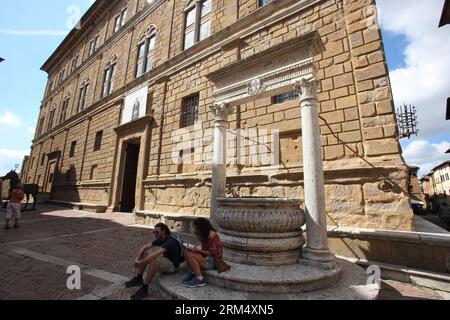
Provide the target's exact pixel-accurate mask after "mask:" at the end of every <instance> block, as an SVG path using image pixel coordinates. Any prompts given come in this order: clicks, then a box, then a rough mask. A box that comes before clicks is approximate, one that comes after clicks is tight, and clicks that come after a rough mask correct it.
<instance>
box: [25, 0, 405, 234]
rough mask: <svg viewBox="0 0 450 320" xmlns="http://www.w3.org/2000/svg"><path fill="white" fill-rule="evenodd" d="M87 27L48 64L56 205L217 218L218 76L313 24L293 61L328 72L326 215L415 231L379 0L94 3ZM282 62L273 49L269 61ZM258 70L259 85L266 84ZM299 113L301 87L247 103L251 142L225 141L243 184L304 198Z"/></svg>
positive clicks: (293, 39) (40, 154) (43, 115)
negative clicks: (213, 211)
mask: <svg viewBox="0 0 450 320" xmlns="http://www.w3.org/2000/svg"><path fill="white" fill-rule="evenodd" d="M80 25H81V28H80V29H74V30H73V31H72V32H71V33H70V34H69V35H68V36H67V37H66V39H65V40H64V41H63V42H62V44H61V45H60V46H59V47H58V48H57V50H56V51H55V52H54V53H53V54H52V56H51V57H50V58H49V59H48V60H47V61H46V62H45V64H44V65H43V67H42V70H44V71H45V72H47V73H48V83H47V88H46V90H45V94H44V99H43V102H42V104H41V106H40V115H39V121H38V124H37V128H36V136H35V139H34V141H33V146H32V151H31V154H30V157H29V160H28V162H27V164H28V166H27V167H26V168H24V177H26V180H27V181H29V182H33V183H38V184H39V185H40V186H41V188H42V190H43V191H45V192H48V193H51V196H52V199H53V201H58V202H60V203H66V204H67V203H69V204H71V205H74V206H78V207H80V206H81V205H82V207H83V208H84V209H88V208H93V210H95V211H109V212H111V211H123V212H136V213H138V214H140V215H146V214H153V213H157V214H162V215H165V214H177V215H179V216H183V215H196V216H207V215H209V210H210V193H211V172H212V165H211V161H210V160H211V159H212V137H211V130H212V128H213V126H214V115H213V114H212V112H211V111H210V106H211V105H213V104H214V96H213V92H214V84H213V82H211V81H210V80H209V78H208V77H209V76H210V75H211V74H215V75H218V74H220V72H221V71H222V70H225V69H224V68H227V67H230V65H232V64H233V63H236V62H241V63H242V62H243V61H249V60H251V59H253V58H254V57H257V56H259V55H261V54H263V55H265V54H270V52H272V51H273V50H274V49H276V50H279V49H280V48H282V47H284V46H286V45H289V44H292V43H303V42H306V41H309V40H308V39H311V38H312V37H313V35H314V41H316V43H318V44H317V47H316V48H315V50H311V51H308V52H299V51H298V52H297V51H293V52H290V55H289V57H290V58H289V59H299V57H300V56H301V55H305V58H306V59H311V58H313V59H314V61H315V65H316V69H317V70H316V76H317V80H318V84H319V86H318V89H319V93H318V98H319V102H320V116H321V118H322V120H321V127H320V130H321V134H322V145H323V147H322V151H323V158H324V169H325V178H326V182H325V184H326V185H325V188H326V195H327V214H328V217H329V224H330V225H338V226H353V227H364V228H376V229H398V230H411V229H412V225H413V223H412V221H413V214H412V210H411V205H410V195H409V193H408V183H409V170H408V167H407V166H406V164H405V162H404V160H403V158H402V156H401V148H400V144H399V141H398V138H397V133H398V128H397V124H396V117H395V110H394V106H393V101H392V92H391V87H390V81H389V75H388V69H387V64H386V59H385V53H384V48H383V43H382V39H381V32H380V29H379V26H378V24H377V10H376V6H375V2H374V1H370V0H369V1H343V0H328V1H318V0H317V1H316V0H313V1H298V0H278V1H272V2H271V1H260V0H248V1H218V0H202V1H200V0H197V1H179V0H155V1H153V2H151V3H149V2H148V1H147V0H128V1H123V0H122V1H121V0H114V1H109V0H97V1H96V2H95V3H94V4H93V5H92V7H91V8H90V9H89V10H88V12H87V13H86V14H85V15H84V16H83V18H82V19H81V22H80ZM320 43H321V44H320ZM322 45H323V51H322V52H318V51H317V50H316V49H317V48H319V49H320V48H321V47H322ZM283 64H286V61H285V60H283V59H277V57H276V56H274V57H272V58H271V59H270V60H267V61H266V63H265V65H264V67H261V68H262V69H261V73H262V74H263V73H264V68H269V69H270V70H272V71H273V70H276V69H277V68H278V67H279V66H282V65H283ZM277 66H278V67H277ZM273 74H275V73H273ZM236 77H241V78H243V79H245V74H239V72H238V73H237V74H236ZM247 80H249V81H248V82H246V83H247V84H248V85H247V86H246V90H247V91H246V92H253V91H258V90H261V89H263V87H264V85H265V84H264V83H262V82H261V81H260V80H259V79H247ZM250 80H251V81H250ZM232 89H233V88H230V90H232ZM300 123H301V119H300V107H299V102H298V92H295V91H294V86H292V90H289V91H287V92H280V93H279V94H278V95H276V96H272V97H266V98H263V99H258V100H256V101H249V102H248V103H246V104H243V105H241V106H240V107H238V108H236V110H235V112H234V113H233V114H232V115H231V116H230V129H232V130H236V131H238V129H239V130H240V131H238V132H242V133H243V134H244V135H245V136H246V137H247V139H241V138H239V137H240V135H238V137H237V138H236V137H234V138H233V139H238V140H236V141H237V143H236V144H235V145H234V147H233V146H232V147H230V151H229V152H228V153H229V154H231V155H232V158H231V159H230V161H229V162H230V163H229V164H228V173H227V177H228V183H229V184H230V190H229V191H230V193H232V194H234V195H238V196H248V195H253V196H276V197H290V198H297V197H299V198H302V197H303V194H304V193H303V181H302V179H303V166H302V152H301V150H302V130H301V125H300ZM271 132H272V133H273V134H272V133H271ZM186 136H187V137H188V139H187V141H185V137H186ZM255 140H256V141H263V143H262V146H263V147H261V146H260V145H255V144H254V141H255ZM192 141H194V142H195V141H197V142H198V141H201V143H197V142H195V143H192ZM186 142H187V143H186ZM267 144H270V148H271V150H272V151H274V152H278V151H279V152H280V155H279V159H278V160H279V161H278V162H276V163H275V164H273V163H267V161H265V160H264V159H263V158H262V157H260V153H258V152H256V151H255V150H258V149H259V150H261V148H262V149H264V150H267ZM236 145H239V146H240V147H239V148H238V147H236ZM264 145H266V148H264ZM242 158H244V160H243V161H241V159H242ZM238 159H239V160H238ZM398 190H401V192H398Z"/></svg>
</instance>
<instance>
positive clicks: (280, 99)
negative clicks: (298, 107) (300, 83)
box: [272, 91, 300, 104]
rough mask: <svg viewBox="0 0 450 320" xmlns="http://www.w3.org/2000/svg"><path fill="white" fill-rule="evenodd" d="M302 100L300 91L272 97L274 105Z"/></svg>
mask: <svg viewBox="0 0 450 320" xmlns="http://www.w3.org/2000/svg"><path fill="white" fill-rule="evenodd" d="M299 99H300V92H298V91H292V92H286V93H282V94H279V95H276V96H274V97H272V103H273V104H278V103H285V102H289V101H296V100H299Z"/></svg>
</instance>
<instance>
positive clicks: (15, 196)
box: [5, 184, 25, 230]
mask: <svg viewBox="0 0 450 320" xmlns="http://www.w3.org/2000/svg"><path fill="white" fill-rule="evenodd" d="M24 198H25V194H24V192H23V184H18V185H17V186H16V187H15V188H14V189H12V190H11V197H10V200H9V203H8V206H7V208H6V220H5V230H9V229H11V227H10V226H9V222H10V220H11V219H12V218H14V229H19V228H20V218H21V209H22V200H23V199H24Z"/></svg>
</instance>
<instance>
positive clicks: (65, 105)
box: [59, 96, 70, 124]
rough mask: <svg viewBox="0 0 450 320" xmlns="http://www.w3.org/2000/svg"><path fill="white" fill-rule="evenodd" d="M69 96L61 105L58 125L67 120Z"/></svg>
mask: <svg viewBox="0 0 450 320" xmlns="http://www.w3.org/2000/svg"><path fill="white" fill-rule="evenodd" d="M69 102H70V96H67V97H66V98H65V99H64V100H63V102H62V105H61V115H60V117H59V123H60V124H61V123H63V122H64V121H66V118H67V110H68V109H69Z"/></svg>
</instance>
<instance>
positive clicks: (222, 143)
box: [210, 103, 233, 228]
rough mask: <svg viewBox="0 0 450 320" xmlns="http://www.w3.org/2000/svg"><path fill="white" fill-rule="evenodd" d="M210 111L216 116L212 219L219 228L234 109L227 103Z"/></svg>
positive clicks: (224, 193) (213, 107) (224, 194)
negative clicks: (219, 211)
mask: <svg viewBox="0 0 450 320" xmlns="http://www.w3.org/2000/svg"><path fill="white" fill-rule="evenodd" d="M210 109H211V112H213V113H214V116H215V124H214V147H213V168H212V185H211V211H210V212H211V213H210V218H211V223H212V224H213V226H214V227H215V228H217V219H216V211H217V199H218V198H224V197H225V196H226V192H225V191H226V185H227V129H228V115H229V114H230V113H232V112H233V111H232V110H233V109H232V108H231V107H230V106H228V105H227V104H225V103H223V104H215V105H213V106H211V107H210Z"/></svg>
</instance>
